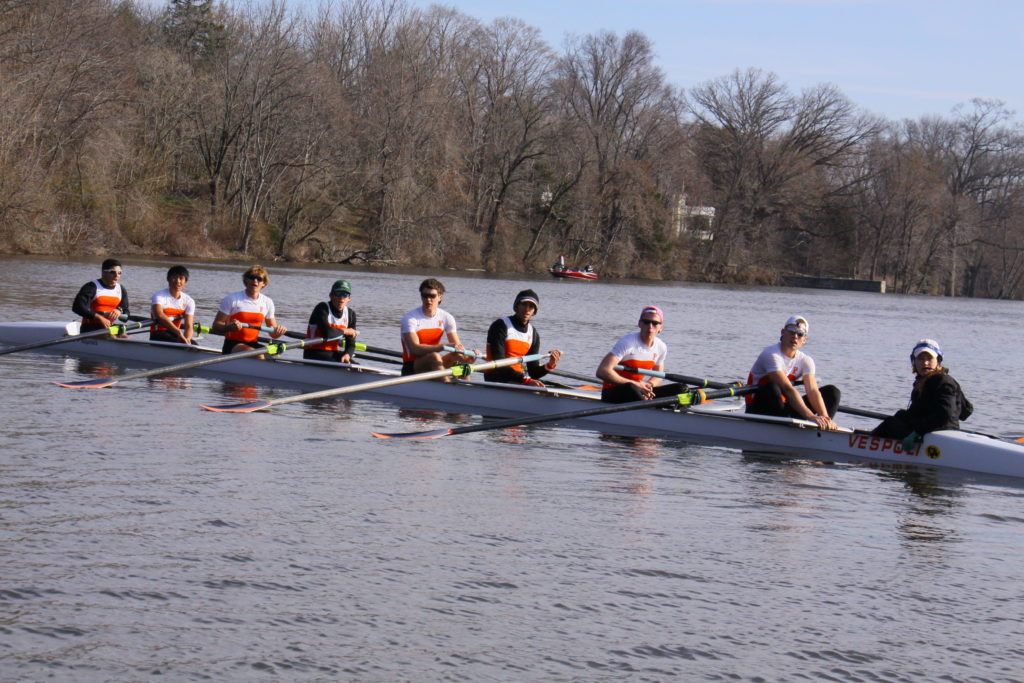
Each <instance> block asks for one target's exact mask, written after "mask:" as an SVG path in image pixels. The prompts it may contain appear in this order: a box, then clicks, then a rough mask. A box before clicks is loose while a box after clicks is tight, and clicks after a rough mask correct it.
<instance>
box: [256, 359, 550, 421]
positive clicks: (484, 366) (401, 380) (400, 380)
mask: <svg viewBox="0 0 1024 683" xmlns="http://www.w3.org/2000/svg"><path fill="white" fill-rule="evenodd" d="M543 357H544V356H542V355H534V356H523V357H521V358H502V359H501V360H496V361H495V360H492V361H487V362H486V363H480V364H478V365H469V366H459V365H456V366H453V367H450V368H445V369H443V370H434V371H432V372H420V373H417V374H415V375H405V376H403V377H389V378H388V379H382V380H377V381H376V382H367V383H365V384H356V385H353V386H348V387H338V388H336V389H324V390H323V391H313V392H310V393H308V394H298V395H297V396H287V397H284V398H276V399H274V400H272V401H267V405H266V406H265V407H266V408H269V407H271V406H279V405H284V404H286V403H295V402H297V401H313V400H315V399H318V398H328V397H330V396H341V395H344V394H352V393H355V392H357V391H371V390H373V389H380V388H383V387H390V386H397V385H399V384H408V383H410V382H422V381H425V380H428V379H441V378H442V377H459V376H461V375H462V374H463V373H462V368H464V367H468V368H470V372H478V371H479V372H486V371H487V370H493V369H495V368H501V367H505V366H506V365H515V364H516V363H524V362H529V361H531V360H537V359H540V358H543Z"/></svg>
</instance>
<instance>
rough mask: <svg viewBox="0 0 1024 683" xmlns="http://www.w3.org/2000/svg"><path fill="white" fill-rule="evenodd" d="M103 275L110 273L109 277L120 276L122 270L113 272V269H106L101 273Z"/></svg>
mask: <svg viewBox="0 0 1024 683" xmlns="http://www.w3.org/2000/svg"><path fill="white" fill-rule="evenodd" d="M103 272H104V273H110V274H111V275H122V274H123V273H124V271H123V270H114V269H113V268H107V269H105V270H104V271H103Z"/></svg>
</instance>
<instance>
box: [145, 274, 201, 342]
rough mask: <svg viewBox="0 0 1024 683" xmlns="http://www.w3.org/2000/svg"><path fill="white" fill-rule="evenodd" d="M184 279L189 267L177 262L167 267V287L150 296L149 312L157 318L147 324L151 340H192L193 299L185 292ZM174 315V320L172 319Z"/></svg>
mask: <svg viewBox="0 0 1024 683" xmlns="http://www.w3.org/2000/svg"><path fill="white" fill-rule="evenodd" d="M187 283H188V268H186V267H185V266H182V265H177V266H171V267H170V268H168V269H167V287H166V288H164V289H161V290H160V291H159V292H156V293H155V294H153V296H152V298H151V299H150V315H151V316H152V318H153V320H154V321H156V322H155V323H154V324H153V327H151V328H149V339H150V341H162V342H174V343H178V344H191V343H192V333H193V329H192V322H193V321H194V320H195V314H196V302H195V301H194V300H193V299H192V297H191V296H189V295H188V294H186V293H185V285H186V284H187ZM175 317H177V320H176V321H175V320H172V318H175Z"/></svg>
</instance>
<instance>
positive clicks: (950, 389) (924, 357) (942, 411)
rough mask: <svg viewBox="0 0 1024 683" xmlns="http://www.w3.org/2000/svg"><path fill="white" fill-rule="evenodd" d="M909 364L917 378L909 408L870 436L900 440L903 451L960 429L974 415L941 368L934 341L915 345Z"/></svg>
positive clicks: (901, 411) (884, 423) (939, 350)
mask: <svg viewBox="0 0 1024 683" xmlns="http://www.w3.org/2000/svg"><path fill="white" fill-rule="evenodd" d="M910 363H911V365H912V366H913V369H914V374H915V375H916V376H917V377H916V379H915V380H914V390H913V391H912V392H911V394H910V406H909V407H908V408H907V409H905V410H899V411H897V412H896V414H895V415H892V416H890V417H887V418H885V419H884V420H883V421H882V423H881V424H879V425H878V426H877V427H875V428H874V430H872V432H871V434H872V435H874V436H881V437H885V438H889V439H901V440H902V441H903V448H904V449H905V450H909V449H911V448H913V447H914V444H915V443H917V442H918V441H920V440H921V437H922V436H923V435H925V434H927V433H928V432H935V431H938V430H940V429H960V420H966V419H967V418H968V417H970V415H971V413H972V412H973V411H974V406H973V405H971V402H970V401H969V400H968V399H967V397H966V396H965V395H964V391H963V389H961V388H960V383H959V382H957V381H956V380H955V379H953V376H952V375H950V374H949V370H948V369H947V368H944V367H942V349H941V348H939V343H938V342H937V341H934V340H932V339H922V340H921V341H919V342H917V344H915V345H914V350H913V351H911V352H910Z"/></svg>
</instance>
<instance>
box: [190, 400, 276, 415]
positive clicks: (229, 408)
mask: <svg viewBox="0 0 1024 683" xmlns="http://www.w3.org/2000/svg"><path fill="white" fill-rule="evenodd" d="M272 405H274V404H273V403H271V402H270V401H251V402H249V403H228V404H225V405H221V406H207V405H204V406H202V408H203V409H204V410H212V411H213V412H215V413H254V412H256V411H257V410H266V409H267V408H269V407H270V406H272Z"/></svg>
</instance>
